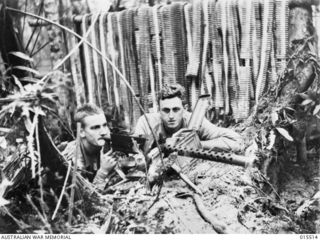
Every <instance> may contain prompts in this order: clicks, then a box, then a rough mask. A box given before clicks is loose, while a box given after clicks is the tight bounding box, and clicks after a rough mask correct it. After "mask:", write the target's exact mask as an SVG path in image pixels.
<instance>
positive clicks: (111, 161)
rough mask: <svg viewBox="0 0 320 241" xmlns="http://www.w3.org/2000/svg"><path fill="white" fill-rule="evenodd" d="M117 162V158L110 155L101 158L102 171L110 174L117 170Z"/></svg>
mask: <svg viewBox="0 0 320 241" xmlns="http://www.w3.org/2000/svg"><path fill="white" fill-rule="evenodd" d="M116 164H117V162H116V158H115V157H113V156H110V155H106V154H105V155H103V156H102V158H101V163H100V169H101V170H102V171H103V172H107V173H110V172H111V171H113V169H114V168H115V166H116Z"/></svg>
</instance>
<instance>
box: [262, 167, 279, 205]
mask: <svg viewBox="0 0 320 241" xmlns="http://www.w3.org/2000/svg"><path fill="white" fill-rule="evenodd" d="M260 175H261V176H262V178H263V179H264V181H265V182H266V183H268V184H269V186H270V187H271V189H272V191H274V193H275V194H276V195H277V197H278V198H279V199H281V197H280V195H279V194H278V192H277V191H276V189H275V188H274V187H273V185H272V184H271V183H270V182H269V181H268V179H267V178H266V177H265V176H264V175H263V174H262V173H260Z"/></svg>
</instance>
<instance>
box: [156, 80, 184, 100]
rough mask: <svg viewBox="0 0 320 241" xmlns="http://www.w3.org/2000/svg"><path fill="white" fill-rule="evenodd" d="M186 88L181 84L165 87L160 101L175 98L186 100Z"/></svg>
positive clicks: (161, 92)
mask: <svg viewBox="0 0 320 241" xmlns="http://www.w3.org/2000/svg"><path fill="white" fill-rule="evenodd" d="M184 92H185V90H184V88H183V87H182V86H181V85H180V84H170V85H167V84H166V85H164V86H163V87H162V89H161V90H160V93H159V96H158V100H159V101H160V100H165V99H170V98H174V97H179V98H180V99H181V100H183V99H184Z"/></svg>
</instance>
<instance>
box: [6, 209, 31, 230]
mask: <svg viewBox="0 0 320 241" xmlns="http://www.w3.org/2000/svg"><path fill="white" fill-rule="evenodd" d="M1 208H2V209H3V210H4V212H5V213H6V214H7V215H8V216H9V217H10V218H12V220H13V221H14V222H15V223H16V224H17V225H18V226H19V228H20V229H21V230H24V229H25V228H27V227H28V225H27V224H25V223H24V222H23V221H21V220H18V219H17V218H15V217H14V216H13V215H12V214H11V212H10V211H9V210H8V209H7V208H6V207H5V206H2V207H1Z"/></svg>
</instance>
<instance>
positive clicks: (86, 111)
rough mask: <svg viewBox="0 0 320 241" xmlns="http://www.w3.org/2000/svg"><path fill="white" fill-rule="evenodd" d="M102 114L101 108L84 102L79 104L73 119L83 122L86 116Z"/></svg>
mask: <svg viewBox="0 0 320 241" xmlns="http://www.w3.org/2000/svg"><path fill="white" fill-rule="evenodd" d="M99 114H104V112H103V110H102V109H101V108H99V107H98V106H96V105H95V104H84V105H83V106H80V107H79V108H78V109H77V110H76V113H75V115H74V120H75V121H76V122H80V123H81V124H83V119H84V118H85V117H87V116H92V115H99Z"/></svg>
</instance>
